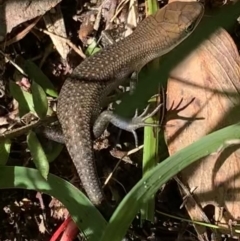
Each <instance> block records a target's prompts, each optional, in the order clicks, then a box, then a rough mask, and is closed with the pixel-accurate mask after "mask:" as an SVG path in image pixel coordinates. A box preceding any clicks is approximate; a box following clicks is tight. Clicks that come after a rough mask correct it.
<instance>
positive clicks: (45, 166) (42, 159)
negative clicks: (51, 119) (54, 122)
mask: <svg viewBox="0 0 240 241" xmlns="http://www.w3.org/2000/svg"><path fill="white" fill-rule="evenodd" d="M27 144H28V147H29V150H30V152H31V154H32V158H33V162H34V164H35V166H36V167H37V169H38V170H39V172H40V173H41V175H42V176H43V177H44V178H45V179H46V180H47V178H48V174H49V162H48V159H47V157H46V155H45V152H44V150H43V148H42V145H41V143H40V142H39V140H38V139H37V136H36V134H35V133H34V132H32V131H30V132H29V134H28V135H27Z"/></svg>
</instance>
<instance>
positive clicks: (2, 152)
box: [0, 139, 12, 166]
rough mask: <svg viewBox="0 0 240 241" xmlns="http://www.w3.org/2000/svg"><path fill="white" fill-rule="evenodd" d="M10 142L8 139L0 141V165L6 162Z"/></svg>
mask: <svg viewBox="0 0 240 241" xmlns="http://www.w3.org/2000/svg"><path fill="white" fill-rule="evenodd" d="M11 144H12V143H11V141H10V140H9V139H6V140H5V141H1V142H0V166H3V165H5V164H6V163H7V160H8V157H9V153H10V148H11Z"/></svg>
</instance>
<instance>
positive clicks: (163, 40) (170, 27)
mask: <svg viewBox="0 0 240 241" xmlns="http://www.w3.org/2000/svg"><path fill="white" fill-rule="evenodd" d="M203 12H204V8H203V5H202V4H200V3H198V2H173V3H170V4H168V5H166V6H165V7H164V8H162V9H160V10H159V11H158V12H157V13H156V14H154V15H152V16H149V17H147V18H146V19H145V20H144V21H142V22H141V23H140V24H139V25H138V27H137V28H136V30H135V31H134V32H133V34H131V35H130V36H128V37H127V38H125V39H124V40H123V41H121V42H118V43H115V44H113V45H111V46H109V47H107V48H105V49H103V50H102V51H100V52H98V53H97V54H95V55H94V56H91V57H89V58H87V59H85V60H84V61H83V62H82V63H81V64H80V65H79V66H78V67H77V68H76V69H75V70H74V71H73V73H72V75H71V76H70V77H68V78H67V80H66V81H65V83H64V85H63V87H62V89H61V92H60V95H59V100H58V107H57V115H58V118H59V121H60V124H61V126H62V130H63V134H64V137H65V142H66V146H67V149H68V151H69V153H70V156H71V158H72V160H73V162H74V164H75V167H76V169H77V172H78V174H79V176H80V179H81V182H82V184H83V187H84V189H85V191H86V193H87V195H88V197H89V198H90V200H91V201H92V202H93V204H95V205H96V206H100V205H101V204H102V202H103V201H104V194H103V190H102V188H101V185H100V182H99V179H98V175H97V172H96V168H95V160H94V152H93V140H92V139H93V134H92V125H93V123H94V121H95V120H96V118H97V116H98V115H99V113H100V110H101V106H100V101H101V99H102V97H103V95H104V92H105V90H106V88H108V87H109V86H110V85H112V84H114V83H115V81H117V80H120V79H124V78H126V77H127V76H128V75H129V74H131V73H132V72H134V71H139V70H140V69H141V68H142V67H143V66H144V65H145V64H147V63H148V62H149V61H151V60H152V59H154V58H157V57H159V56H161V55H163V54H166V53H167V52H169V51H170V50H171V49H173V48H174V47H175V46H177V45H178V44H179V43H180V42H182V41H183V40H184V39H185V38H186V37H188V36H189V35H190V34H191V32H192V31H193V30H194V29H195V27H196V26H197V24H198V23H199V21H200V20H201V18H202V15H203Z"/></svg>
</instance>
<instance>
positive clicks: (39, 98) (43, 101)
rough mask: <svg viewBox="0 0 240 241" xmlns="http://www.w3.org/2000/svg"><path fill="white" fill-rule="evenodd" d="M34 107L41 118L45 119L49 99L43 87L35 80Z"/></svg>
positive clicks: (33, 88) (32, 88) (33, 87)
mask: <svg viewBox="0 0 240 241" xmlns="http://www.w3.org/2000/svg"><path fill="white" fill-rule="evenodd" d="M31 90H32V96H33V104H34V109H35V111H36V113H37V115H38V117H39V118H40V119H43V118H44V117H46V115H47V111H48V101H47V96H46V94H45V92H44V90H43V88H42V87H41V86H40V85H38V84H37V83H36V82H35V81H32V85H31Z"/></svg>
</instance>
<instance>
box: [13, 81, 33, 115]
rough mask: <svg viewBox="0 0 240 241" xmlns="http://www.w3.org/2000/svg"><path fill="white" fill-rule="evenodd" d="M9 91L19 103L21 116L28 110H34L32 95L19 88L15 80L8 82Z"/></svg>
mask: <svg viewBox="0 0 240 241" xmlns="http://www.w3.org/2000/svg"><path fill="white" fill-rule="evenodd" d="M9 89H10V93H11V95H12V96H13V98H14V99H16V100H17V102H18V103H19V115H20V116H21V117H22V116H23V115H25V114H27V113H28V112H29V111H32V112H35V110H34V105H33V99H32V95H31V94H30V93H28V92H26V91H24V90H23V89H21V88H20V86H18V85H17V84H16V83H15V82H13V81H10V82H9Z"/></svg>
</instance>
